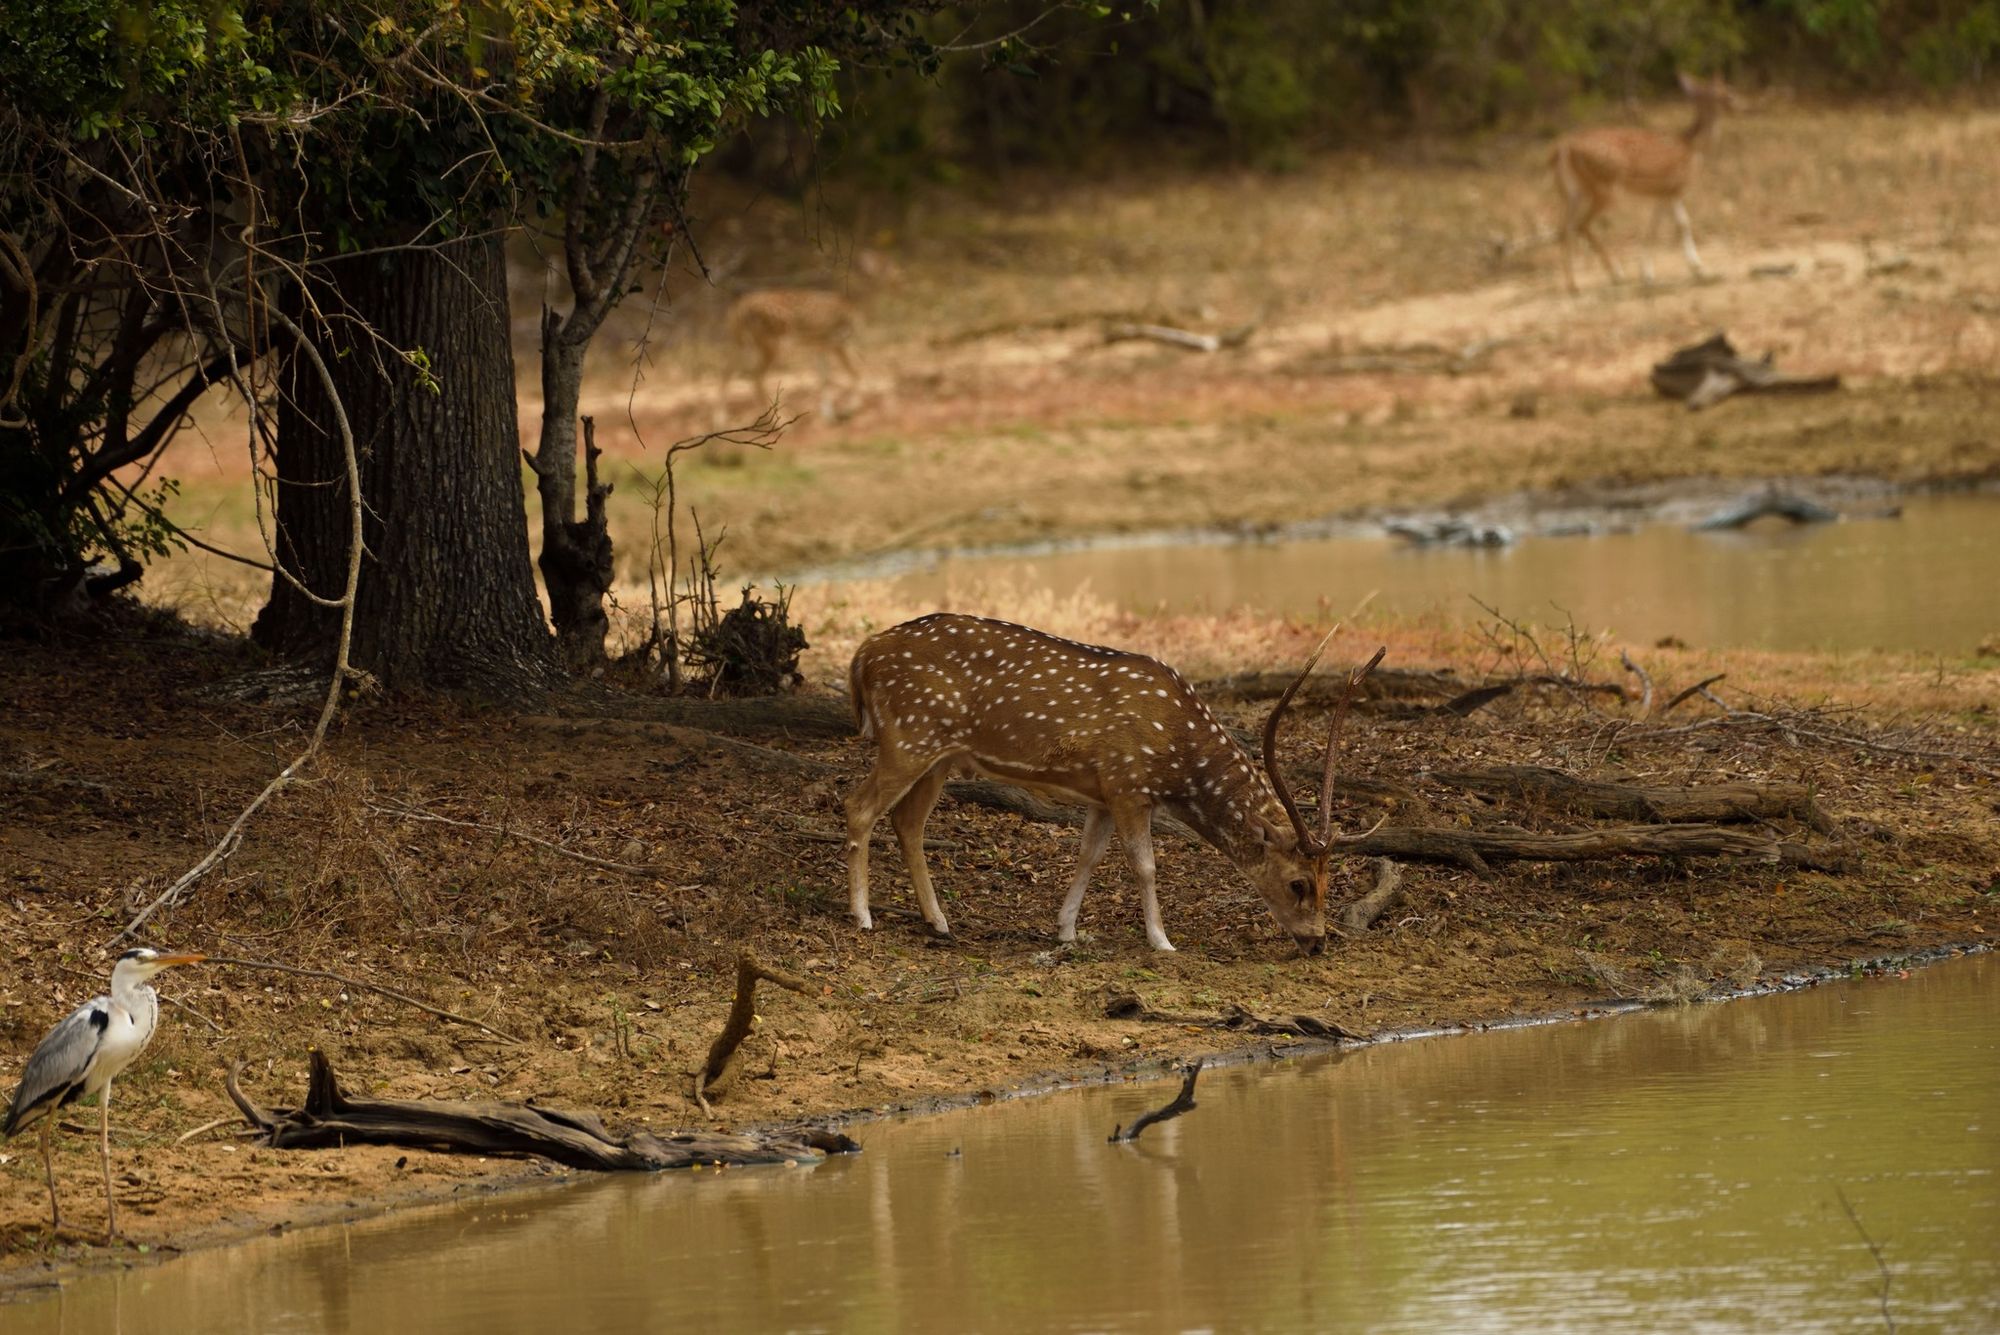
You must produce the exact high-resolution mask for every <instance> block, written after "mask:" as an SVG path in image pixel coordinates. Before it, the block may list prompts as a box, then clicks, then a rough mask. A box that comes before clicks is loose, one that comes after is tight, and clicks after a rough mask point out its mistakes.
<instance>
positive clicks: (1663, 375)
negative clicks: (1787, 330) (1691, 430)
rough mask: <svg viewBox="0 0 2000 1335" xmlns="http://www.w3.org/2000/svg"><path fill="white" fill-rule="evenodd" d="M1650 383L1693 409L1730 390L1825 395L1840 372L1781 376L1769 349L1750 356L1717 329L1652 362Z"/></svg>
mask: <svg viewBox="0 0 2000 1335" xmlns="http://www.w3.org/2000/svg"><path fill="white" fill-rule="evenodd" d="M1653 388H1654V389H1655V390H1656V391H1658V392H1659V393H1660V394H1661V395H1662V396H1664V397H1666V398H1669V399H1679V400H1680V401H1681V402H1682V403H1684V404H1686V405H1687V406H1688V409H1689V410H1690V411H1698V410H1700V409H1702V408H1706V407H1708V406H1709V405H1710V404H1714V403H1720V402H1721V401H1722V400H1723V399H1726V398H1728V397H1729V396H1730V395H1732V394H1825V393H1829V392H1831V391H1833V390H1836V389H1839V388H1840V377H1839V376H1837V375H1821V376H1798V375H1786V374H1785V373H1784V372H1782V371H1780V370H1778V368H1777V367H1776V366H1774V365H1772V361H1771V354H1770V353H1768V352H1767V353H1765V354H1764V356H1763V357H1761V358H1760V359H1758V360H1756V361H1751V360H1749V359H1748V358H1746V357H1743V356H1741V355H1739V354H1738V353H1737V351H1736V348H1735V346H1734V345H1733V344H1731V343H1730V341H1729V339H1728V337H1727V336H1726V335H1723V334H1717V335H1716V336H1715V337H1713V338H1711V339H1708V340H1707V341H1706V342H1702V343H1697V344H1694V345H1693V346H1692V347H1686V348H1682V349H1680V350H1679V351H1677V352H1676V353H1674V355H1673V356H1671V357H1669V358H1667V360H1665V361H1663V362H1660V363H1659V364H1657V365H1656V366H1654V367H1653Z"/></svg>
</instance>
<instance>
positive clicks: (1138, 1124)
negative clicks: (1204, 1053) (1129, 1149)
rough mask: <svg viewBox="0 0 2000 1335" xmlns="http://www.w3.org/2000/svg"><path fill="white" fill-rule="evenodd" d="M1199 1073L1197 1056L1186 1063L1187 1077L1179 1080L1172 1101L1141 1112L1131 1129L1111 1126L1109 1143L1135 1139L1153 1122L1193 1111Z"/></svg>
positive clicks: (1199, 1067) (1199, 1065)
mask: <svg viewBox="0 0 2000 1335" xmlns="http://www.w3.org/2000/svg"><path fill="white" fill-rule="evenodd" d="M1200 1074H1201V1061H1200V1059H1199V1058H1197V1059H1196V1060H1194V1061H1192V1062H1189V1063H1188V1066H1187V1078H1186V1079H1185V1080H1183V1081H1181V1092H1180V1093H1178V1094H1176V1095H1174V1101H1173V1102H1172V1103H1169V1104H1168V1105H1167V1106H1166V1107H1164V1108H1158V1109H1155V1110H1154V1111H1152V1112H1149V1113H1145V1114H1142V1115H1141V1116H1140V1117H1139V1119H1138V1120H1137V1121H1135V1122H1133V1123H1132V1129H1131V1130H1129V1131H1128V1130H1126V1129H1124V1128H1123V1127H1113V1128H1111V1143H1112V1144H1114V1145H1115V1144H1117V1143H1118V1142H1119V1141H1122V1140H1137V1139H1138V1138H1139V1133H1140V1132H1141V1131H1144V1130H1145V1129H1146V1128H1147V1127H1149V1126H1151V1125H1152V1124H1153V1123H1155V1122H1164V1121H1168V1120H1169V1119H1171V1118H1175V1117H1179V1116H1180V1115H1181V1114H1182V1113H1184V1112H1193V1111H1194V1078H1195V1077H1196V1076H1198V1075H1200Z"/></svg>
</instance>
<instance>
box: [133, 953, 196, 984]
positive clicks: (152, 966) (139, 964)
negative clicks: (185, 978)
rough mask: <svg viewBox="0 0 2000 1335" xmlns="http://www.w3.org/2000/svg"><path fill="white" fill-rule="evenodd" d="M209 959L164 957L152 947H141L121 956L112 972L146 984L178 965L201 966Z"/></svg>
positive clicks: (189, 956)
mask: <svg viewBox="0 0 2000 1335" xmlns="http://www.w3.org/2000/svg"><path fill="white" fill-rule="evenodd" d="M207 958H208V956H206V955H201V954H186V955H162V954H161V953H160V952H159V951H157V950H154V949H153V948H152V947H151V946H139V947H137V948H136V949H133V950H128V951H126V952H125V953H124V954H123V955H120V956H119V957H118V962H117V963H116V964H114V965H112V966H111V972H112V973H113V974H124V975H126V976H127V977H129V978H134V979H136V980H137V981H139V982H144V981H145V980H146V979H148V978H151V977H152V976H153V975H154V974H156V973H158V972H159V971H160V970H162V969H171V968H172V967H173V966H174V965H176V964H199V963H201V962H202V961H203V960H205V959H207Z"/></svg>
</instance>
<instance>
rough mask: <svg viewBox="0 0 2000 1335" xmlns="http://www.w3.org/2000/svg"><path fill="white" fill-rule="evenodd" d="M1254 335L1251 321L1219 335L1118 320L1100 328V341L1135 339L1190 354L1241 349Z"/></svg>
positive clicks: (1113, 341) (1121, 341) (1254, 325)
mask: <svg viewBox="0 0 2000 1335" xmlns="http://www.w3.org/2000/svg"><path fill="white" fill-rule="evenodd" d="M1256 332H1257V326H1256V324H1255V323H1254V322H1253V323H1251V324H1246V325H1238V326H1237V327H1236V328H1234V329H1225V330H1224V331H1223V332H1221V333H1220V334H1197V333H1195V332H1194V331H1192V330H1189V329H1176V328H1174V327H1173V326H1172V325H1164V324H1142V323H1139V322H1137V321H1130V320H1118V321H1114V322H1112V323H1110V324H1107V325H1106V326H1104V341H1105V342H1106V343H1124V342H1128V341H1130V340H1132V339H1135V338H1143V339H1149V340H1151V341H1152V342H1154V343H1165V344H1166V345H1167V346H1169V347H1174V348H1186V349H1188V350H1189V351H1190V352H1221V351H1223V350H1224V349H1226V348H1240V347H1242V346H1243V345H1244V344H1245V343H1248V342H1249V341H1250V336H1251V335H1252V334H1254V333H1256Z"/></svg>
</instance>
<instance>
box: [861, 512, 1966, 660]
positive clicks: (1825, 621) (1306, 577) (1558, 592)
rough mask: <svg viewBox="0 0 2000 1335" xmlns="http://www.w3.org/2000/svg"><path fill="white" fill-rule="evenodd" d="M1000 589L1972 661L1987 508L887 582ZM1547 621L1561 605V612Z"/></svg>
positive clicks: (1174, 552)
mask: <svg viewBox="0 0 2000 1335" xmlns="http://www.w3.org/2000/svg"><path fill="white" fill-rule="evenodd" d="M995 578H1004V579H1006V580H1009V581H1013V582H1016V583H1019V582H1021V581H1026V582H1027V583H1029V584H1031V585H1033V586H1036V587H1046V588H1048V589H1049V590H1051V591H1052V592H1054V593H1055V594H1056V595H1057V596H1058V597H1068V596H1071V595H1073V594H1075V593H1076V592H1077V591H1078V590H1080V589H1083V588H1085V587H1088V588H1089V589H1090V590H1091V591H1093V592H1094V593H1096V594H1097V595H1099V596H1101V597H1104V598H1108V599H1110V600H1111V601H1112V602H1114V603H1117V604H1118V605H1120V606H1122V607H1127V608H1131V609H1133V610H1138V611H1149V610H1152V609H1154V608H1156V607H1161V606H1164V607H1166V608H1168V609H1169V610H1172V611H1228V610H1231V609H1233V608H1237V607H1242V606H1251V607H1256V608H1258V609H1260V610H1263V611H1266V612H1273V613H1282V614H1293V615H1303V614H1311V613H1313V612H1314V611H1316V610H1317V609H1318V607H1319V600H1320V599H1321V598H1322V597H1324V598H1325V599H1326V600H1327V602H1328V605H1329V606H1330V607H1331V608H1332V609H1333V611H1334V613H1335V614H1336V615H1338V614H1342V613H1345V612H1346V611H1347V610H1348V609H1349V608H1352V607H1355V606H1357V605H1358V604H1360V603H1362V602H1363V601H1364V600H1366V599H1369V598H1370V597H1371V595H1372V599H1373V600H1372V602H1371V604H1370V605H1371V606H1373V607H1375V608H1378V609H1380V610H1383V611H1387V612H1392V613H1395V614H1397V615H1400V616H1420V615H1424V614H1428V613H1432V612H1441V613H1442V614H1443V615H1445V616H1447V617H1450V618H1452V619H1455V620H1459V621H1472V620H1475V619H1477V618H1479V617H1481V616H1483V615H1485V614H1484V613H1482V612H1481V611H1480V609H1479V607H1478V606H1477V604H1476V603H1475V602H1474V601H1473V600H1474V599H1478V600H1479V601H1480V602H1484V603H1486V604H1487V605H1488V606H1491V607H1496V608H1499V609H1500V610H1502V611H1504V612H1506V613H1507V614H1508V615H1509V616H1513V617H1519V618H1524V619H1527V620H1532V621H1539V622H1542V623H1545V624H1547V623H1555V624H1560V623H1562V622H1563V620H1564V614H1565V613H1567V614H1569V615H1573V616H1574V617H1575V619H1576V623H1577V624H1578V625H1579V626H1582V627H1584V628H1585V629H1588V630H1591V631H1602V630H1609V631H1611V632H1613V633H1615V634H1616V635H1618V636H1619V637H1620V638H1623V639H1626V640H1628V641H1632V642H1635V643H1648V642H1651V641H1653V640H1657V639H1659V638H1661V637H1662V636H1667V635H1675V636H1678V637H1679V638H1680V639H1682V640H1684V641H1686V642H1687V643H1689V644H1693V645H1699V646H1705V647H1715V648H1758V649H1820V648H1825V649H1917V650H1922V651H1927V652H1936V653H1942V654H1947V655H1951V656H1961V657H1962V656H1970V654H1971V652H1972V649H1973V646H1974V645H1976V644H1978V643H1979V641H1980V639H1981V638H1982V637H1984V636H1988V635H1991V634H1992V633H1993V632H1994V630H1995V622H1994V612H1993V596H1992V590H1993V588H1994V586H1995V585H1996V584H2000V501H1996V500H1995V499H1994V498H1992V497H1990V496H1929V497H1912V498H1911V499H1910V500H1908V501H1907V502H1906V503H1905V505H1904V508H1903V517H1902V518H1900V519H1894V520H1888V519H1879V520H1855V521H1851V522H1844V523H1838V524H1818V525H1811V526H1807V527H1803V528H1790V527H1784V526H1779V527H1767V526H1766V525H1765V524H1762V523H1760V524H1759V525H1757V526H1756V527H1754V528H1752V529H1749V530H1746V531H1743V532H1736V533H1690V532H1688V531H1687V530H1685V529H1683V528H1679V527H1674V526H1671V525H1657V526H1652V527H1648V528H1644V529H1641V530H1639V531H1637V532H1633V533H1618V534H1605V535H1602V536H1597V537H1568V538H1529V539H1525V540H1524V541H1522V542H1521V543H1520V544H1519V545H1517V546H1515V547H1511V548H1507V549H1502V550H1484V549H1479V550H1468V549H1463V548H1421V549H1418V548H1408V547H1404V546H1400V545H1396V544H1393V543H1391V542H1389V541H1387V540H1383V539H1372V538H1327V539H1321V540H1315V541H1305V542H1282V543H1252V544H1233V545H1214V544H1207V545H1175V546H1142V547H1123V548H1110V549H1101V550H1090V551H1074V552H1060V553H1056V554H1053V555H1047V556H1034V557H1020V556H1007V557H998V556H996V557H960V558H947V559H945V560H944V561H943V562H942V563H941V564H939V565H938V566H937V567H935V568H933V569H928V570H923V571H920V572H916V573H912V574H907V575H904V576H902V577H900V578H899V579H898V580H897V588H898V590H899V591H900V592H902V593H904V594H906V595H907V596H909V597H910V598H911V599H912V600H913V601H917V602H938V601H940V600H944V599H947V598H948V597H949V595H950V593H951V591H952V590H953V589H954V588H958V589H967V588H971V587H976V586H977V585H978V584H980V583H981V582H984V581H990V580H993V579H995ZM1559 609H1560V610H1559Z"/></svg>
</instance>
